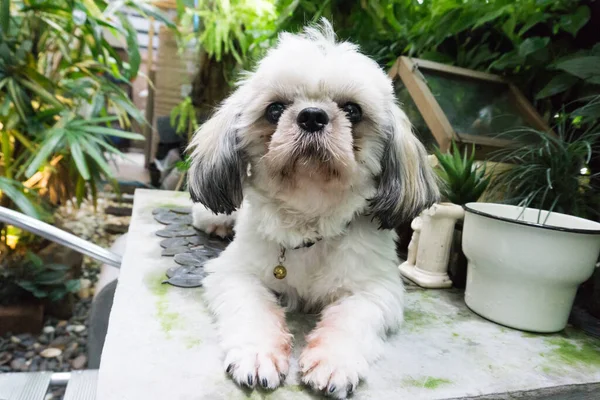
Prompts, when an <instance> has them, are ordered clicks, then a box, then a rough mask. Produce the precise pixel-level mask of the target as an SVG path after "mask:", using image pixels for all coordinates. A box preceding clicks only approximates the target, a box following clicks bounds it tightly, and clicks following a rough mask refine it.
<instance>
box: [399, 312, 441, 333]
mask: <svg viewBox="0 0 600 400" xmlns="http://www.w3.org/2000/svg"><path fill="white" fill-rule="evenodd" d="M436 319H437V317H436V316H435V315H434V314H430V313H426V312H424V311H423V310H419V309H406V310H404V327H405V328H406V329H408V330H409V331H418V330H420V329H423V328H425V327H427V326H429V325H431V324H432V323H433V322H435V320H436Z"/></svg>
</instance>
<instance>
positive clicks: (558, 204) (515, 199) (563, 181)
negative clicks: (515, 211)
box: [491, 117, 600, 218]
mask: <svg viewBox="0 0 600 400" xmlns="http://www.w3.org/2000/svg"><path fill="white" fill-rule="evenodd" d="M556 130H557V134H556V135H549V134H547V133H546V132H540V131H536V130H531V129H527V130H523V131H524V132H523V133H527V134H529V135H531V134H533V135H535V136H537V139H538V140H536V141H534V142H524V143H521V144H520V145H519V146H515V147H513V148H510V149H506V150H503V151H500V152H499V153H498V154H496V156H495V157H494V158H495V159H497V160H499V161H501V162H503V163H511V164H513V165H512V167H510V168H507V169H506V170H504V171H502V172H500V173H498V174H497V176H495V177H494V180H493V182H492V185H491V190H492V191H493V192H498V193H501V194H502V195H503V197H504V199H505V202H506V203H509V204H516V205H520V206H523V207H533V208H538V209H542V210H548V211H556V212H560V213H565V214H570V215H575V216H579V217H583V218H598V217H599V216H600V208H599V207H598V205H600V192H599V187H598V184H597V180H598V177H600V173H599V172H595V173H594V172H592V171H590V166H589V163H590V161H591V160H592V158H594V157H597V156H598V153H599V152H600V130H598V125H595V126H594V125H592V126H590V127H588V128H585V129H584V130H583V131H581V129H578V127H577V126H576V125H574V124H573V121H572V119H571V118H568V117H564V118H563V119H562V121H561V123H559V124H558V125H557V126H556Z"/></svg>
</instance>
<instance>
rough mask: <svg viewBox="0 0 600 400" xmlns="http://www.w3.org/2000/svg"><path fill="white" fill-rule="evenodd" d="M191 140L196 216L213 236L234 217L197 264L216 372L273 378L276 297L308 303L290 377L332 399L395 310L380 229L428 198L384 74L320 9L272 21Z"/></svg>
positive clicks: (277, 357)
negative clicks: (214, 331) (215, 342)
mask: <svg viewBox="0 0 600 400" xmlns="http://www.w3.org/2000/svg"><path fill="white" fill-rule="evenodd" d="M190 149H191V150H192V153H191V159H192V163H191V168H190V170H189V190H190V193H191V196H192V199H193V200H194V201H195V202H197V203H201V205H199V206H196V207H195V212H194V214H195V215H194V220H195V221H194V223H195V226H196V227H198V228H200V229H204V230H206V231H209V232H216V233H218V234H225V233H226V230H227V229H228V227H231V226H232V225H233V221H234V220H235V237H234V239H233V242H232V243H231V244H230V245H229V246H228V247H227V249H226V250H225V251H224V252H223V253H221V255H220V256H219V257H218V258H216V259H214V260H211V261H210V262H208V263H207V264H206V265H205V269H206V270H207V271H208V272H209V275H208V276H207V277H206V279H205V281H204V287H205V298H206V300H207V303H208V305H209V308H210V309H211V311H212V312H213V313H214V315H215V317H216V323H217V327H218V331H219V334H220V340H221V345H222V347H223V349H224V351H225V362H224V369H225V370H226V371H227V373H228V374H229V375H231V377H232V378H233V379H234V380H235V382H237V383H238V384H240V385H245V386H248V387H254V386H256V385H260V386H262V387H263V388H267V389H275V388H276V387H278V386H279V385H282V384H283V382H284V380H285V377H286V374H287V372H288V366H289V358H290V352H291V347H292V336H291V335H290V332H289V330H288V328H287V327H286V319H285V310H286V309H287V310H289V309H301V310H319V311H320V319H319V322H318V323H317V325H316V327H315V328H314V330H313V331H312V332H311V333H310V335H308V336H307V338H306V339H307V345H306V348H304V349H303V351H302V354H301V357H300V359H299V362H300V370H301V374H302V376H301V379H302V381H303V382H304V383H305V384H307V385H309V386H310V387H312V388H314V389H315V390H317V391H321V392H324V393H326V394H328V395H330V396H334V397H337V398H345V397H346V396H347V395H349V394H350V393H352V391H353V390H354V389H355V387H356V385H357V384H358V383H359V381H360V380H361V379H363V378H364V377H365V375H366V373H367V370H368V368H369V365H370V364H371V363H372V362H374V361H375V360H376V359H377V358H378V356H380V354H381V352H382V348H383V344H384V340H385V337H386V334H387V333H388V331H391V330H393V329H394V328H396V327H398V326H399V325H400V323H401V322H402V306H403V286H402V281H401V279H400V276H399V273H398V259H397V256H396V251H395V243H394V240H395V238H396V235H395V233H394V231H393V230H392V229H393V228H394V227H396V226H397V225H398V224H400V223H401V222H404V221H409V220H411V219H412V218H413V217H415V216H416V215H417V214H418V213H419V212H420V211H421V210H423V209H424V208H426V207H428V206H430V205H431V204H433V203H434V202H435V201H437V199H438V189H437V186H436V182H435V178H434V175H433V173H432V171H431V169H430V167H429V165H428V163H427V155H426V152H425V150H424V148H423V146H422V145H421V143H420V142H419V141H418V140H417V139H416V138H415V136H414V135H413V134H412V132H411V126H410V123H409V121H408V119H407V117H406V115H405V114H404V112H403V111H402V110H401V109H400V108H399V107H398V106H397V105H396V102H395V98H394V92H393V88H392V83H391V81H390V79H389V78H388V77H387V75H386V74H385V73H384V72H383V71H382V69H381V68H380V67H379V66H378V65H377V64H376V63H375V62H374V61H372V60H371V59H369V58H368V57H366V56H364V55H362V54H361V53H359V51H358V48H357V46H355V45H353V44H350V43H346V42H343V43H338V42H336V40H335V34H334V32H333V29H332V27H331V25H330V24H329V23H328V22H327V21H323V22H322V23H321V25H320V26H319V27H316V28H315V27H311V28H307V29H305V31H304V33H303V34H299V35H294V34H288V33H284V34H282V35H280V37H279V41H278V44H277V45H276V46H275V47H274V48H273V49H271V50H270V51H269V52H268V54H267V55H266V57H265V58H263V59H262V60H261V61H260V62H259V63H258V66H257V68H256V69H255V71H254V72H253V73H250V74H248V75H246V76H245V78H244V79H243V80H242V81H241V82H240V84H239V86H238V87H237V89H236V90H235V92H234V93H233V94H232V95H231V96H230V97H229V98H228V99H227V100H225V101H224V103H223V104H222V105H221V107H220V108H219V109H218V110H217V111H216V113H215V114H214V116H213V117H212V118H211V119H210V120H208V121H207V122H206V123H204V124H203V125H202V127H201V128H200V129H199V130H198V132H197V133H196V134H195V136H194V138H193V140H192V143H191V144H190ZM205 207H206V208H205ZM207 209H208V210H210V211H212V212H213V213H215V214H219V215H214V214H213V213H211V212H210V211H208V210H207Z"/></svg>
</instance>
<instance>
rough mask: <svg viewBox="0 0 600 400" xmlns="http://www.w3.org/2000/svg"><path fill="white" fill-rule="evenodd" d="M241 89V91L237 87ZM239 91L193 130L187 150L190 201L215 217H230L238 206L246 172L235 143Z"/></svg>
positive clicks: (236, 137)
mask: <svg viewBox="0 0 600 400" xmlns="http://www.w3.org/2000/svg"><path fill="white" fill-rule="evenodd" d="M240 89H241V88H240ZM240 89H238V90H237V91H236V92H235V93H234V94H232V95H231V96H230V97H229V98H228V99H227V100H225V101H224V102H223V104H222V105H221V106H220V107H219V109H218V110H217V111H216V113H215V114H214V115H213V116H212V117H211V118H210V119H209V120H208V121H206V122H205V123H204V124H202V126H201V127H200V128H199V129H198V130H197V131H196V133H195V134H194V137H193V139H192V141H191V143H190V145H189V147H188V151H192V153H191V165H190V169H189V171H188V188H189V191H190V195H191V197H192V200H193V201H194V202H196V203H198V202H199V203H202V204H203V205H204V206H205V207H207V208H208V209H210V210H211V211H212V212H214V213H215V214H218V213H225V214H231V213H232V212H233V211H235V210H236V209H237V208H238V207H239V206H240V205H241V204H242V198H243V194H242V179H243V176H244V174H245V171H246V165H245V163H244V161H243V157H242V154H241V151H240V149H239V146H238V143H239V138H238V129H237V127H236V123H237V121H238V119H239V112H240V109H241V108H239V101H238V98H239V97H240V96H241V93H240Z"/></svg>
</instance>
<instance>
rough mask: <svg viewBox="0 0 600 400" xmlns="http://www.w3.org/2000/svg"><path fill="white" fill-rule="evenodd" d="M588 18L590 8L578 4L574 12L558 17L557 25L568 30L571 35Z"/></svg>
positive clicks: (581, 26)
mask: <svg viewBox="0 0 600 400" xmlns="http://www.w3.org/2000/svg"><path fill="white" fill-rule="evenodd" d="M589 20H590V9H589V7H588V6H580V7H578V8H577V9H576V10H575V12H573V13H571V14H567V15H563V16H562V17H560V20H559V23H558V24H559V26H560V28H561V29H562V30H564V31H566V32H569V33H570V34H571V35H573V37H575V36H576V35H577V32H579V30H580V29H581V28H583V27H584V26H585V24H587V22H588V21H589Z"/></svg>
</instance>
